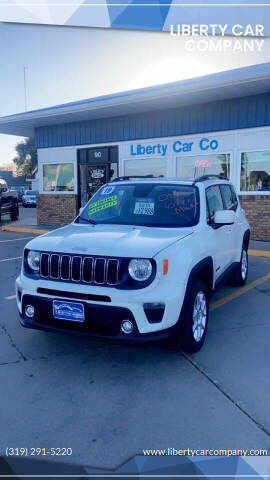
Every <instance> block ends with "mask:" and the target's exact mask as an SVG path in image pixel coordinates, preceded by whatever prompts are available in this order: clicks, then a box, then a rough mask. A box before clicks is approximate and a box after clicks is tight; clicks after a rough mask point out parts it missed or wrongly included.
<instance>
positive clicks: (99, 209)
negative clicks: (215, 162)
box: [77, 183, 199, 227]
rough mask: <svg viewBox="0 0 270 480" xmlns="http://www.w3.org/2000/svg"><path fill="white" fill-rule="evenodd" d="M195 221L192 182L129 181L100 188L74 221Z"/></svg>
mask: <svg viewBox="0 0 270 480" xmlns="http://www.w3.org/2000/svg"><path fill="white" fill-rule="evenodd" d="M198 220H199V192H198V188H197V187H195V186H193V185H179V184H165V185H164V184H161V183H140V184H138V183H132V184H123V185H119V184H117V185H113V184H109V185H106V186H104V187H102V188H101V189H100V190H98V192H97V193H96V194H95V195H94V196H93V197H92V198H91V200H90V201H89V202H88V203H87V205H86V206H85V208H84V209H83V211H82V212H81V214H80V215H79V217H78V219H77V222H78V223H92V224H114V225H138V226H146V227H191V226H193V225H196V224H197V223H198Z"/></svg>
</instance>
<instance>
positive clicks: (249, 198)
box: [239, 195, 270, 242]
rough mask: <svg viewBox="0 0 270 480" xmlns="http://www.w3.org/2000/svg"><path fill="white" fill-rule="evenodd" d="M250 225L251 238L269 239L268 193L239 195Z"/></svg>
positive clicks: (269, 199)
mask: <svg viewBox="0 0 270 480" xmlns="http://www.w3.org/2000/svg"><path fill="white" fill-rule="evenodd" d="M239 198H240V203H241V206H242V208H243V209H244V210H245V212H246V217H247V219H248V221H249V224H250V227H251V239H252V240H265V241H268V242H269V241H270V195H269V196H268V195H240V197H239Z"/></svg>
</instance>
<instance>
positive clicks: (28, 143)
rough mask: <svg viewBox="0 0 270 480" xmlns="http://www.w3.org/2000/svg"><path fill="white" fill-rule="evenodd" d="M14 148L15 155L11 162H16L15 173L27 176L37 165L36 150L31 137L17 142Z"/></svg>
mask: <svg viewBox="0 0 270 480" xmlns="http://www.w3.org/2000/svg"><path fill="white" fill-rule="evenodd" d="M15 150H16V152H17V155H16V157H14V158H13V162H14V163H15V164H16V170H17V175H19V176H29V175H31V174H32V171H33V170H34V168H35V167H36V166H37V150H36V148H35V143H34V139H33V138H27V139H25V140H23V141H22V142H19V143H17V145H16V147H15Z"/></svg>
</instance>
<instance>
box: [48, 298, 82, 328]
mask: <svg viewBox="0 0 270 480" xmlns="http://www.w3.org/2000/svg"><path fill="white" fill-rule="evenodd" d="M53 317H54V318H55V319H56V320H67V321H70V322H79V323H83V322H84V321H85V314H84V304H83V303H77V302H76V303H75V302H66V301H65V300H54V301H53Z"/></svg>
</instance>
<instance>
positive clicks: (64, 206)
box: [37, 194, 78, 225]
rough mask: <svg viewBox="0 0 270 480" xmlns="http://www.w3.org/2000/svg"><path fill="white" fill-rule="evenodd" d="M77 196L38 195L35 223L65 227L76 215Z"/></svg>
mask: <svg viewBox="0 0 270 480" xmlns="http://www.w3.org/2000/svg"><path fill="white" fill-rule="evenodd" d="M77 204H78V196H77V195H64V194H63V195H57V194H48V195H42V194H41V195H38V199H37V223H38V224H43V225H65V224H67V223H70V222H72V221H73V220H74V218H75V217H76V215H77Z"/></svg>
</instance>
